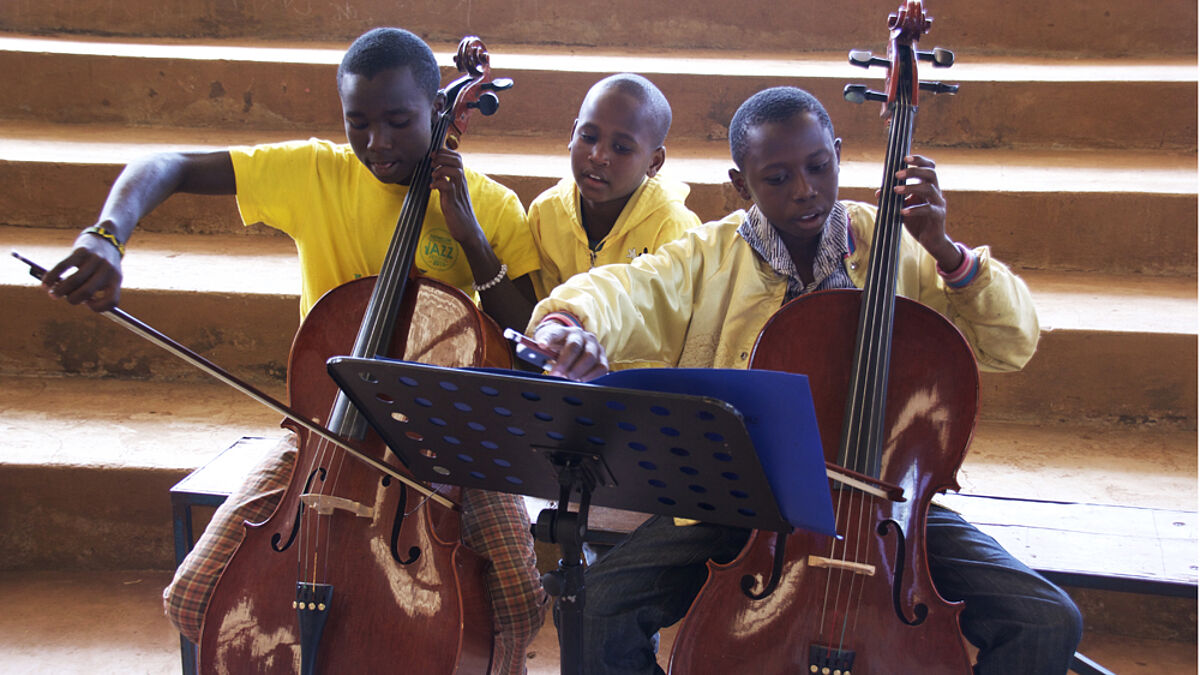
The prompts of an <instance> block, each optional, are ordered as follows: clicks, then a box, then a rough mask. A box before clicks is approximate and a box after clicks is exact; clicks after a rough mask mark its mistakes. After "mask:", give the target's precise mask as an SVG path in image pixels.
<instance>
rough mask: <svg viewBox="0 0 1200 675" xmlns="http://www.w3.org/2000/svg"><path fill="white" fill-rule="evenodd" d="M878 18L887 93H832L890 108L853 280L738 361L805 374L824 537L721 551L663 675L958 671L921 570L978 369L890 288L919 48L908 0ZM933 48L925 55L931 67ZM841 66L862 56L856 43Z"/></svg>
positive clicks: (808, 301)
mask: <svg viewBox="0 0 1200 675" xmlns="http://www.w3.org/2000/svg"><path fill="white" fill-rule="evenodd" d="M889 19H890V20H889V28H890V29H891V43H890V45H889V56H890V57H891V58H890V59H889V60H888V62H887V64H888V66H889V74H888V80H887V84H888V86H887V94H875V93H874V92H866V91H865V88H860V87H847V98H848V99H850V100H852V101H855V100H856V101H858V102H861V101H862V100H864V99H865V100H883V101H885V105H884V114H885V115H888V116H890V118H891V119H890V128H889V142H888V148H887V155H886V160H885V167H884V172H883V173H884V177H883V186H882V190H881V193H880V202H879V209H878V212H877V216H876V224H875V235H874V236H875V241H874V244H873V246H872V250H871V258H870V267H869V270H868V275H867V281H866V284H865V286H864V288H863V289H862V290H836V291H822V292H818V293H813V294H810V295H805V296H801V297H800V298H797V299H796V300H794V301H792V302H790V303H788V304H787V305H785V306H784V307H783V308H782V309H780V310H779V311H778V312H777V313H776V314H775V315H774V316H773V317H772V318H771V319H770V320H769V321H768V323H767V325H766V326H765V327H764V328H763V330H762V332H761V334H760V335H759V339H758V342H757V344H756V345H755V349H754V353H753V355H752V358H751V367H753V368H763V369H770V370H781V371H789V372H797V373H804V374H807V375H808V377H809V384H810V386H811V387H812V390H813V401H814V404H815V406H816V416H817V420H818V425H819V427H820V432H821V438H822V443H823V445H824V450H825V459H826V465H827V473H828V475H829V478H830V489H831V492H832V495H833V506H834V513H835V516H836V523H837V525H836V526H837V532H838V534H839V537H838V538H833V537H827V536H823V535H815V534H811V533H804V532H794V533H791V534H779V533H773V532H763V531H756V532H754V533H753V534H752V536H751V538H750V541H749V542H748V543H747V545H746V547H745V548H744V549H743V551H742V553H741V554H740V555H739V556H738V558H737V559H735V560H734V561H732V562H730V563H728V564H726V565H716V564H714V563H711V562H710V563H709V566H710V575H709V579H708V581H707V583H706V585H705V586H704V588H703V589H702V590H701V592H700V594H699V595H698V596H697V598H696V600H695V602H694V603H693V604H692V607H691V609H690V610H689V612H688V614H687V616H686V617H685V618H684V621H683V623H682V625H681V627H680V630H679V633H678V634H677V636H676V640H675V644H674V650H673V653H672V658H671V669H670V670H671V673H672V674H674V675H691V674H700V673H747V672H758V673H764V674H770V675H774V674H775V673H800V672H803V673H822V674H825V675H832V674H838V675H842V674H849V673H855V674H865V675H879V674H882V673H888V674H890V673H905V674H908V673H922V674H929V673H946V674H950V673H955V674H959V675H962V674H964V673H970V672H971V664H970V661H969V659H968V656H967V653H966V650H965V647H964V643H963V638H962V634H961V632H960V630H959V626H958V615H959V613H960V612H961V611H962V608H961V604H950V603H947V602H946V601H945V600H943V599H942V598H941V597H940V596H939V595H938V593H937V591H936V589H935V588H934V586H933V583H932V580H931V578H930V574H929V570H928V566H927V562H926V556H925V523H926V517H927V512H928V508H929V504H930V500H931V499H932V497H933V496H934V494H935V493H937V492H939V491H942V490H946V489H956V488H957V484H956V482H955V475H956V473H957V470H958V467H959V466H960V465H961V463H962V460H963V457H964V455H965V453H966V449H967V445H968V443H969V441H970V438H971V435H972V432H973V428H974V423H975V419H976V416H977V411H978V402H979V375H978V369H977V366H976V363H975V358H974V355H973V354H972V351H971V348H970V346H969V345H968V344H967V342H966V340H965V339H964V338H963V336H962V334H961V333H960V332H959V331H958V329H957V328H955V326H954V325H953V324H952V323H950V322H949V321H948V320H947V319H945V318H944V317H942V316H941V315H940V314H938V313H937V312H935V311H934V310H932V309H930V308H928V307H926V306H924V305H921V304H919V303H917V302H914V301H911V300H907V299H905V298H902V297H897V296H896V283H897V272H898V258H899V255H898V253H899V243H900V239H901V233H902V231H903V224H902V222H901V214H900V212H901V209H902V208H903V206H904V205H903V197H902V196H900V195H897V194H895V193H894V192H893V188H894V187H895V186H896V185H897V179H896V178H895V173H896V172H897V171H898V170H900V169H902V168H903V167H904V166H905V164H904V157H906V156H907V155H908V154H909V150H910V147H911V142H912V131H913V123H914V119H915V114H916V109H917V105H916V104H917V92H918V90H919V89H921V88H925V85H921V86H920V87H919V86H918V81H917V77H916V62H917V59H918V57H920V58H934V56H933V53H929V54H925V53H919V52H916V51H915V42H916V40H917V39H918V38H919V36H920V35H921V34H922V33H924V32H925V31H926V30H927V29H928V27H929V23H930V22H929V21H928V20H927V19H926V18H925V16H924V14H923V12H922V9H921V6H920V3H919V2H907V3H906V4H902V5H901V6H900V9H899V11H898V12H897V14H895V15H892V16H891V17H889ZM948 54H949V53H948V52H944V51H942V50H938V56H937V58H940V59H942V60H943V63H942V65H948V63H946V61H948V60H949V57H948V56H947V55H948ZM851 60H852V62H858V63H859V65H874V64H875V63H874V61H875V60H873V59H871V58H870V57H869V55H868V56H867V57H865V58H864V56H863V54H862V53H861V52H852V54H851ZM878 61H882V59H879V60H878ZM939 86H940V87H942V89H941V90H943V91H951V90H952V89H948V88H946V87H947V85H939ZM934 91H938V89H937V88H935V89H934ZM893 345H895V348H893Z"/></svg>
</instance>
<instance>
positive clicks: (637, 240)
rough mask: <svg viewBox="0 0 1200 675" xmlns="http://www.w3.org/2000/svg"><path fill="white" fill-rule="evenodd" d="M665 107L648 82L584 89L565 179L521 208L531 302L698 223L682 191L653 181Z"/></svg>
mask: <svg viewBox="0 0 1200 675" xmlns="http://www.w3.org/2000/svg"><path fill="white" fill-rule="evenodd" d="M670 127H671V106H670V104H669V103H667V99H666V97H665V96H663V94H662V92H661V91H659V89H658V87H656V86H654V84H653V83H652V82H650V80H647V79H646V78H644V77H642V76H640V75H633V74H630V73H622V74H619V75H612V76H610V77H606V78H604V79H603V80H600V81H599V82H597V83H596V84H595V85H593V86H592V88H591V89H590V90H588V93H587V95H586V96H585V97H584V99H583V103H582V105H580V107H579V117H578V118H577V119H576V120H575V125H574V126H573V127H572V129H571V142H570V144H569V145H568V146H567V147H568V148H569V149H570V151H571V177H569V178H564V179H562V181H560V182H559V183H558V185H555V186H554V187H552V188H550V189H549V190H547V191H545V192H543V193H542V194H541V195H539V196H538V198H537V199H535V200H534V201H533V203H532V204H530V206H529V229H530V231H531V232H532V233H533V238H534V241H535V242H536V243H537V247H538V254H539V257H540V259H541V270H540V271H539V272H537V273H535V274H534V275H533V280H534V287H535V289H536V290H537V294H538V297H539V298H543V297H546V296H547V295H549V294H550V291H552V290H554V287H555V286H558V285H559V284H561V283H562V282H564V281H566V280H567V279H569V278H571V277H572V276H574V275H576V274H578V273H580V272H585V271H587V270H589V269H591V268H593V267H597V266H600V265H608V264H612V263H627V262H630V261H632V260H633V259H634V258H637V257H638V256H639V255H641V254H643V253H653V252H654V251H656V250H657V249H658V247H659V246H661V245H662V244H665V243H666V242H668V241H671V240H673V239H675V238H676V237H678V236H679V235H681V234H683V232H684V231H685V230H687V229H688V228H689V227H692V226H694V225H699V224H700V219H699V218H698V217H697V216H696V214H694V213H692V212H691V211H690V210H689V209H688V208H687V206H685V205H684V199H686V198H687V195H688V192H689V189H688V186H687V185H685V184H683V183H679V182H677V181H672V180H668V179H665V178H663V177H662V176H660V175H659V173H658V172H659V170H660V169H662V165H663V161H664V160H665V159H666V148H665V147H664V146H663V142H664V141H665V140H666V138H667V131H668V129H670Z"/></svg>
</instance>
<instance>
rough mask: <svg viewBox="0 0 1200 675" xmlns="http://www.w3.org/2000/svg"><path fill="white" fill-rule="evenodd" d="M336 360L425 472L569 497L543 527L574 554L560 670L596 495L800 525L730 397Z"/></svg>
mask: <svg viewBox="0 0 1200 675" xmlns="http://www.w3.org/2000/svg"><path fill="white" fill-rule="evenodd" d="M328 367H329V372H330V374H331V375H332V376H333V378H334V380H336V381H337V383H338V385H339V386H340V387H341V388H342V390H343V391H344V392H345V393H346V395H347V396H348V397H349V398H350V399H351V401H353V403H354V404H355V406H357V407H358V409H359V410H360V411H361V412H362V414H363V416H364V417H365V418H366V419H367V420H368V421H369V422H370V424H371V426H372V427H373V428H374V429H375V430H376V432H377V433H379V435H380V436H381V437H382V438H383V439H384V441H386V442H387V444H388V445H389V447H391V449H392V451H393V452H395V453H396V454H397V456H399V457H400V458H401V459H402V460H403V461H404V462H405V464H406V465H407V467H408V469H409V470H410V471H411V472H412V473H413V475H414V476H416V477H417V478H419V479H421V480H425V481H428V482H436V483H448V484H453V485H460V486H463V487H470V488H478V489H482V490H495V491H502V492H510V493H516V494H521V495H530V496H534V497H541V498H543V499H554V500H558V507H557V510H554V511H544V512H543V513H542V515H541V516H539V518H538V523H537V525H535V526H534V533H535V536H538V538H539V539H542V540H546V541H550V542H552V543H558V544H559V545H560V547H561V550H562V553H563V558H562V560H561V563H560V564H561V565H562V568H561V569H560V570H559V575H560V577H559V579H558V580H557V581H559V582H561V586H562V587H561V588H559V589H554V590H558V591H559V593H558V603H559V609H560V626H559V642H560V646H561V649H562V672H563V673H578V672H580V666H581V664H580V662H579V659H580V646H581V640H582V610H583V604H584V588H583V571H582V570H583V568H582V543H583V536H584V533H586V531H587V509H588V507H589V504H591V503H595V504H598V505H602V506H610V507H614V508H620V509H628V510H632V511H642V512H647V513H656V514H662V515H666V516H676V517H682V518H693V519H697V520H703V521H705V522H711V523H717V524H721V525H732V526H736V527H745V528H756V529H763V530H773V531H779V532H790V531H791V530H792V526H791V525H789V524H788V522H787V521H786V520H785V519H784V518H783V516H782V515H781V514H780V511H779V507H778V505H777V504H776V500H775V497H774V495H773V494H772V491H771V488H770V485H769V483H768V482H767V478H766V475H765V474H764V472H763V469H762V466H761V465H760V463H759V460H758V456H757V455H756V454H755V451H754V445H753V443H752V442H751V440H750V437H749V435H748V433H747V431H746V428H745V426H744V425H743V423H742V418H741V415H740V414H739V413H738V411H737V410H735V409H734V408H733V407H732V406H730V405H729V404H727V403H725V402H723V401H719V400H716V399H712V398H705V397H699V396H687V395H679V394H666V393H662V392H656V391H642V390H637V389H623V388H615V387H605V386H597V385H592V384H579V383H574V382H568V381H565V380H561V379H557V378H549V377H544V376H539V375H530V374H523V373H518V372H516V371H504V372H503V373H500V372H497V371H481V370H463V369H454V368H444V367H439V366H429V365H424V364H419V363H411V362H406V361H393V360H385V359H363V358H352V357H335V358H333V359H330V360H329V363H328ZM572 500H574V501H576V502H578V504H579V510H578V511H577V512H574V513H572V512H570V511H569V510H568V508H567V505H568V503H569V502H570V501H572ZM547 514H549V515H547ZM548 581H554V580H553V579H551V580H548Z"/></svg>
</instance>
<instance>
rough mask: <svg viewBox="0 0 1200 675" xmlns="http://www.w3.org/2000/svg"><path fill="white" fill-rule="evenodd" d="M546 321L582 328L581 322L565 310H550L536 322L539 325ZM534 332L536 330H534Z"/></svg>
mask: <svg viewBox="0 0 1200 675" xmlns="http://www.w3.org/2000/svg"><path fill="white" fill-rule="evenodd" d="M547 321H553V322H555V323H557V324H560V325H563V326H566V327H568V328H572V327H574V328H583V322H582V321H580V320H579V319H576V318H575V317H574V316H572V315H571V314H569V313H567V312H550V313H549V314H547V315H546V316H543V317H542V320H541V321H539V322H538V326H539V327H540V326H541V325H542V324H544V323H546V322H547ZM534 332H536V330H535V331H534Z"/></svg>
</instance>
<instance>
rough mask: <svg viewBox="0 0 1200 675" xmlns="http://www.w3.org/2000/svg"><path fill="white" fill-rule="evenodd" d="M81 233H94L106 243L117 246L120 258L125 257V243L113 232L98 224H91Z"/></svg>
mask: <svg viewBox="0 0 1200 675" xmlns="http://www.w3.org/2000/svg"><path fill="white" fill-rule="evenodd" d="M83 234H94V235H96V236H98V237H100V238H102V239H104V240H105V241H107V242H108V243H110V244H112V245H113V246H116V247H117V253H119V254H120V255H121V257H122V258H124V257H125V244H122V243H121V240H120V239H117V235H115V234H113V233H112V232H109V231H108V230H106V229H104V228H103V227H101V226H100V225H93V226H91V227H89V228H87V229H86V230H84V231H83Z"/></svg>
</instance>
